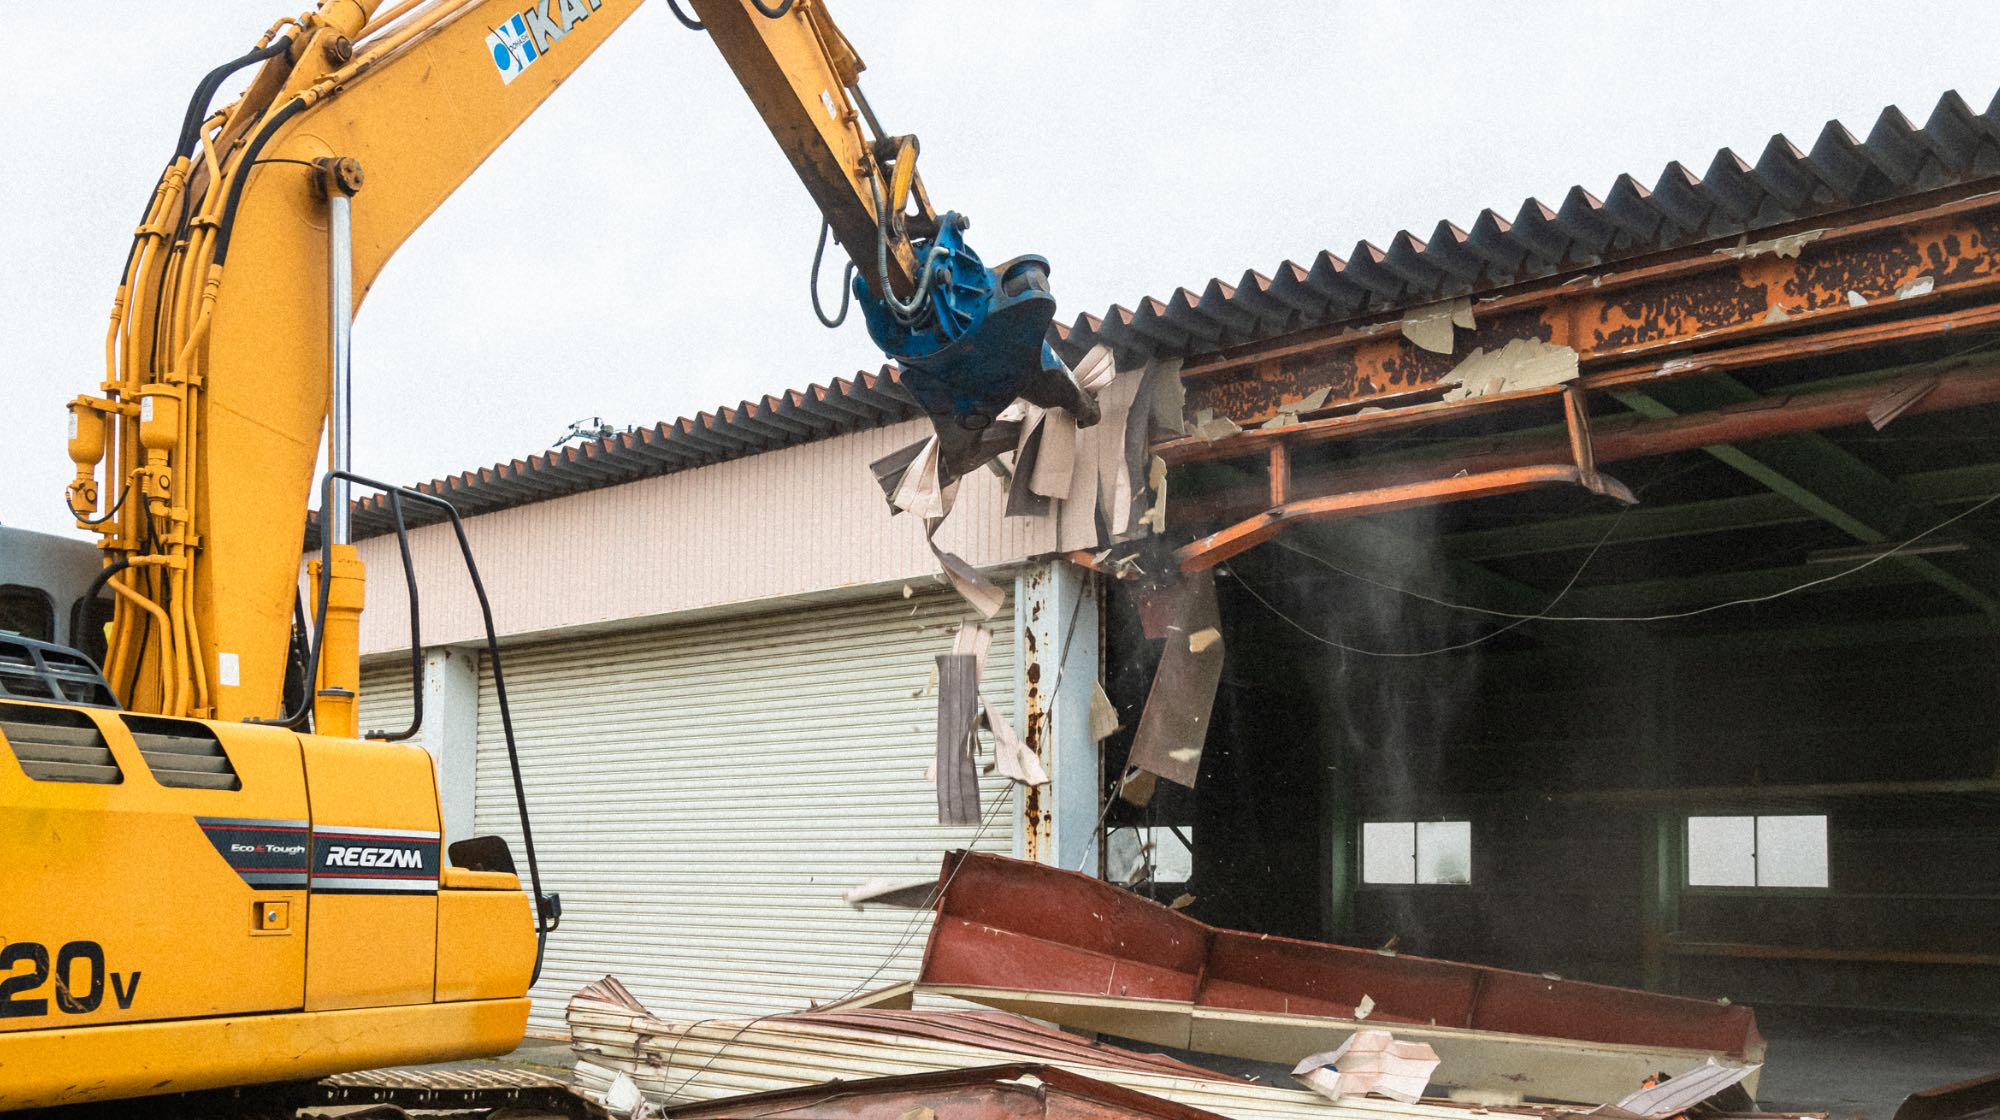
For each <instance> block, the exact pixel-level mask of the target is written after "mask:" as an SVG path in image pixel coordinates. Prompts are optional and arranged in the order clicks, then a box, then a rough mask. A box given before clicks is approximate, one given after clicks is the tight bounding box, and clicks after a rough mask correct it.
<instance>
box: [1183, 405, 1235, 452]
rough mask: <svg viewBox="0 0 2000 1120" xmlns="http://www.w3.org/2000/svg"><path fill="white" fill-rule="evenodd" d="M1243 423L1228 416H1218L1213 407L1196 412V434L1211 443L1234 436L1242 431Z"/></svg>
mask: <svg viewBox="0 0 2000 1120" xmlns="http://www.w3.org/2000/svg"><path fill="white" fill-rule="evenodd" d="M1242 430H1243V428H1242V426H1241V425H1239V424H1237V423H1236V421H1234V420H1231V419H1230V418H1229V417H1227V416H1217V415H1216V414H1215V410H1214V409H1212V408H1204V409H1202V410H1201V411H1199V412H1197V413H1195V414H1194V434H1195V435H1198V436H1200V437H1201V438H1202V439H1205V440H1207V441H1208V442H1210V443H1214V442H1215V441H1216V440H1219V439H1224V438H1226V437H1228V436H1233V435H1235V434H1236V433H1238V432H1240V431H1242Z"/></svg>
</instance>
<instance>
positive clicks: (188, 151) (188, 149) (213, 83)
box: [174, 35, 292, 156]
mask: <svg viewBox="0 0 2000 1120" xmlns="http://www.w3.org/2000/svg"><path fill="white" fill-rule="evenodd" d="M291 46H292V37H291V36H290V35H280V36H278V37H277V38H276V39H273V40H271V42H270V43H269V44H267V45H265V46H262V47H258V48H257V49H256V50H254V51H251V52H250V53H248V54H246V55H244V56H242V57H241V58H235V59H231V60H230V61H228V62H225V63H223V64H222V65H220V66H218V67H216V68H215V69H213V70H210V71H209V72H208V73H207V74H206V75H205V76H203V78H202V79H201V81H200V83H199V84H197V85H196V86H195V87H194V97H193V98H191V99H190V100H189V101H188V108H187V116H186V117H185V118H183V119H182V121H181V137H180V140H179V141H178V142H176V143H175V144H174V155H176V156H192V155H193V154H194V145H195V140H196V138H197V137H198V136H199V135H200V134H201V122H202V121H203V120H204V119H205V118H207V116H208V105H209V102H211V101H214V100H215V91H216V90H218V89H221V88H222V83H223V82H224V81H226V80H227V79H228V78H229V76H230V75H231V74H234V73H236V72H237V71H238V70H241V69H243V68H244V67H245V66H249V65H252V64H254V63H258V62H262V61H264V60H265V59H268V58H276V57H277V56H279V55H281V54H283V53H285V52H286V51H288V50H290V49H291Z"/></svg>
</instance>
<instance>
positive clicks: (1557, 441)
mask: <svg viewBox="0 0 2000 1120" xmlns="http://www.w3.org/2000/svg"><path fill="white" fill-rule="evenodd" d="M1885 391H1886V390H1885V387H1884V386H1882V385H1853V386H1848V387H1845V388H1841V389H1830V390H1823V391H1819V392H1796V393H1789V394H1783V395H1777V396H1771V397H1766V398H1762V399H1760V400H1757V401H1752V402H1748V403H1745V404H1742V405H1733V406H1730V407H1726V408H1719V409H1714V410H1712V411H1708V412H1697V413H1689V414H1686V415H1682V416H1675V417H1670V418H1665V419H1659V420H1637V419H1635V420H1625V419H1624V418H1622V417H1619V418H1613V419H1610V420H1597V421H1594V422H1593V425H1592V427H1593V433H1592V451H1593V454H1594V456H1595V458H1596V461H1597V463H1598V464H1599V465H1602V464H1605V463H1613V462H1619V461H1622V460H1626V459H1639V458H1645V457H1648V456H1653V455H1670V454H1673V453H1675V452H1680V451H1692V450H1696V449H1698V448H1702V447H1708V446H1712V445H1718V444H1728V443H1741V442H1746V441H1749V440H1759V439H1770V438H1773V437H1776V436H1783V435H1790V434H1792V433H1795V432H1810V431H1820V430H1824V429H1827V428H1839V427H1846V426H1848V425H1852V424H1861V423H1865V422H1866V421H1867V418H1868V410H1869V408H1870V407H1872V406H1873V405H1874V404H1876V403H1877V402H1878V401H1880V400H1881V399H1882V398H1883V395H1884V393H1885ZM1995 402H2000V365H1992V364H1983V365H1977V366H1968V367H1966V368H1963V369H1957V370H1951V371H1948V372H1944V373H1940V374H1938V375H1937V380H1936V385H1935V387H1934V388H1933V389H1932V390H1931V391H1930V393H1929V394H1928V395H1926V396H1925V397H1924V398H1923V399H1921V400H1919V401H1917V402H1916V403H1915V404H1913V405H1911V406H1910V407H1909V409H1908V410H1907V411H1906V413H1905V415H1917V414H1920V413H1926V412H1944V411H1948V410H1951V409H1958V408H1969V407H1972V406H1975V405H1982V404H1993V403H1995ZM1569 454H1570V444H1569V439H1568V437H1567V435H1556V436H1553V437H1550V438H1543V439H1538V440H1531V441H1525V442H1523V443H1522V445H1521V446H1519V447H1515V448H1510V449H1508V450H1505V451H1489V452H1484V453H1479V454H1472V455H1464V456H1457V457H1452V458H1443V459H1435V460H1428V461H1420V462H1405V463H1398V464H1396V465H1395V466H1392V467H1386V468H1385V467H1379V466H1377V467H1369V466H1361V467H1353V468H1348V469H1334V470H1322V471H1302V470H1300V469H1299V467H1298V466H1297V464H1294V466H1293V470H1292V477H1291V491H1290V492H1291V497H1292V504H1293V505H1298V504H1299V503H1300V502H1301V501H1310V500H1315V499H1320V498H1326V497H1329V496H1338V495H1351V494H1356V493H1360V492H1364V491H1387V490H1392V489H1396V488H1402V487H1411V486H1416V487H1423V486H1431V487H1435V486H1436V485H1437V484H1438V483H1440V482H1449V481H1453V480H1454V479H1456V480H1457V481H1459V482H1461V483H1462V482H1463V481H1464V479H1462V478H1458V476H1478V475H1488V474H1492V473H1494V472H1502V471H1513V470H1520V469H1524V468H1534V467H1541V468H1549V467H1552V466H1555V465H1558V464H1560V465H1562V466H1565V467H1570V468H1571V469H1573V465H1572V464H1569V463H1568V462H1567V460H1568V459H1569ZM1409 496H1410V495H1409V494H1407V493H1400V492H1399V494H1398V497H1399V504H1397V505H1396V506H1394V507H1383V508H1371V509H1353V510H1350V511H1348V512H1349V514H1350V515H1359V514H1361V513H1378V512H1383V509H1386V508H1407V507H1408V506H1410V505H1413V504H1427V503H1424V502H1411V501H1408V500H1402V499H1407V498H1408V497H1409ZM1267 497H1268V495H1267V493H1266V491H1265V488H1264V487H1262V486H1257V487H1248V486H1246V487H1241V488H1233V489H1230V490H1224V491H1218V492H1215V493H1210V494H1203V495H1197V496H1194V497H1190V498H1187V499H1185V500H1183V501H1181V502H1178V503H1175V504H1174V505H1171V506H1170V507H1169V509H1168V513H1169V517H1170V518H1171V519H1172V521H1173V522H1174V524H1175V526H1176V527H1178V528H1181V529H1184V530H1186V529H1193V530H1194V531H1197V532H1199V531H1201V530H1202V529H1203V528H1206V527H1208V526H1212V525H1215V524H1217V523H1218V522H1223V523H1226V522H1229V521H1235V520H1239V519H1242V518H1246V517H1250V516H1252V515H1255V514H1257V513H1259V512H1260V511H1262V510H1263V509H1264V508H1265V502H1266V499H1267ZM1451 497H1452V495H1446V494H1442V493H1440V496H1439V497H1438V498H1437V500H1450V498H1451Z"/></svg>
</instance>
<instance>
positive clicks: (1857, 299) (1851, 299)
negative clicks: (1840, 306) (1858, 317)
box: [1847, 288, 1868, 307]
mask: <svg viewBox="0 0 2000 1120" xmlns="http://www.w3.org/2000/svg"><path fill="white" fill-rule="evenodd" d="M1847 306H1849V307H1866V306H1868V297H1867V296H1864V295H1862V294H1861V293H1860V292H1857V291H1855V290H1854V289H1852V288H1849V289H1848V290H1847Z"/></svg>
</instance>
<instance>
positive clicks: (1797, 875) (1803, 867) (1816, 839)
mask: <svg viewBox="0 0 2000 1120" xmlns="http://www.w3.org/2000/svg"><path fill="white" fill-rule="evenodd" d="M1757 885H1758V886H1760V887H1824V886H1826V885H1827V874H1826V818H1825V817H1823V816H1816V817H1758V818H1757Z"/></svg>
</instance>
